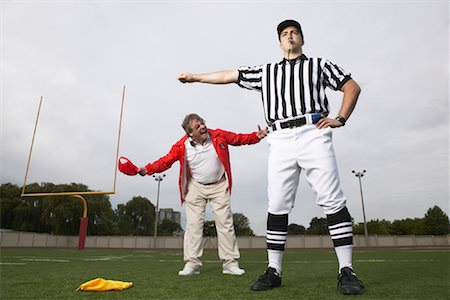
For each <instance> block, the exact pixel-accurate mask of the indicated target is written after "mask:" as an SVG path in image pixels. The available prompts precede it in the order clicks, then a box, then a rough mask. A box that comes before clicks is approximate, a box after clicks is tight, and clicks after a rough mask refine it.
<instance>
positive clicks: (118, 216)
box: [0, 183, 254, 236]
mask: <svg viewBox="0 0 450 300" xmlns="http://www.w3.org/2000/svg"><path fill="white" fill-rule="evenodd" d="M74 191H76V192H88V191H91V190H89V188H88V186H86V185H84V184H79V183H71V184H53V183H41V184H39V183H32V184H29V185H27V194H31V193H61V192H74ZM21 192H22V189H21V188H19V186H17V185H15V184H11V183H5V184H2V185H0V228H2V229H12V230H16V231H29V232H38V233H51V234H55V235H77V234H78V232H79V226H80V217H81V216H82V212H83V204H82V203H81V201H79V200H78V199H77V198H73V197H68V196H42V197H41V196H39V197H28V196H27V197H21V196H20V195H21ZM83 198H84V199H85V200H86V202H87V209H88V211H87V216H88V226H87V234H88V235H126V236H128V235H132V236H150V235H153V234H154V228H155V218H156V213H155V211H156V209H155V205H153V203H152V202H151V201H150V200H149V199H147V198H145V197H141V196H135V197H133V198H132V199H131V200H129V201H128V202H126V203H125V204H119V205H118V206H117V209H113V208H112V206H111V202H110V201H109V196H108V195H83ZM233 219H234V221H235V230H236V234H237V235H254V233H253V231H252V230H251V229H250V225H249V224H250V222H249V220H248V218H247V217H246V216H244V215H243V214H240V213H235V214H233ZM211 222H212V224H213V225H214V221H206V224H205V231H204V233H205V235H210V234H211V233H210V232H211V231H210V230H209V229H210V226H209V225H210V224H211ZM157 230H158V236H172V235H173V233H174V232H180V231H181V230H182V228H181V226H180V224H178V223H176V222H174V221H172V220H168V219H164V220H162V221H161V222H158V228H157ZM214 232H215V228H214Z"/></svg>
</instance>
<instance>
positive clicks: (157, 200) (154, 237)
mask: <svg viewBox="0 0 450 300" xmlns="http://www.w3.org/2000/svg"><path fill="white" fill-rule="evenodd" d="M164 177H166V174H163V175H162V176H161V175H158V176H155V175H153V178H155V180H156V181H157V182H158V193H157V195H156V210H155V228H154V232H153V248H156V237H157V236H158V221H159V188H160V185H161V181H163V178H164Z"/></svg>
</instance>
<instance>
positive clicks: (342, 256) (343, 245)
mask: <svg viewBox="0 0 450 300" xmlns="http://www.w3.org/2000/svg"><path fill="white" fill-rule="evenodd" d="M327 223H328V231H329V232H330V236H331V239H332V241H333V245H334V250H335V252H336V256H337V259H338V262H339V272H340V270H341V269H342V268H344V267H349V268H352V254H353V222H352V217H351V216H350V213H349V212H348V210H347V207H344V208H342V209H341V210H340V211H338V212H337V213H335V214H332V215H327ZM352 269H353V268H352Z"/></svg>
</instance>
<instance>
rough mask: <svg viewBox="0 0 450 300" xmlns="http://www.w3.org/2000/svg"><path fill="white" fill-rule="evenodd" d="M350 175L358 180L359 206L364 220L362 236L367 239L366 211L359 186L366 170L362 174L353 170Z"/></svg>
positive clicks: (360, 186)
mask: <svg viewBox="0 0 450 300" xmlns="http://www.w3.org/2000/svg"><path fill="white" fill-rule="evenodd" d="M352 173H353V174H355V176H356V177H358V180H359V191H360V192H361V204H362V212H363V219H364V236H365V237H366V239H367V238H368V237H369V234H368V232H367V222H366V210H365V209H364V198H363V191H362V184H361V178H362V177H363V176H364V173H366V170H363V171H362V172H356V171H355V170H353V171H352Z"/></svg>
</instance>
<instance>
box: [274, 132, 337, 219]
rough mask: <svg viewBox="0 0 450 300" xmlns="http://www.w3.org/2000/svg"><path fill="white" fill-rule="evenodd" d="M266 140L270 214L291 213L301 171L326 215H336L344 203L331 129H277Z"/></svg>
mask: <svg viewBox="0 0 450 300" xmlns="http://www.w3.org/2000/svg"><path fill="white" fill-rule="evenodd" d="M267 143H268V144H269V158H268V197H269V209H268V210H269V213H271V214H277V215H281V214H289V213H290V212H291V210H292V208H293V207H294V202H295V195H296V192H297V188H298V182H299V177H300V172H301V171H304V173H305V178H306V181H307V182H308V184H309V185H310V186H311V188H312V189H313V191H314V192H315V194H316V203H317V204H318V205H319V206H321V207H322V209H323V211H324V213H325V214H327V215H329V214H334V213H336V212H338V211H340V210H341V209H342V208H343V207H344V206H345V204H346V198H345V196H344V194H343V192H342V189H341V186H340V183H339V173H338V169H337V164H336V156H335V153H334V148H333V141H332V129H331V128H324V129H317V128H316V126H314V125H304V126H301V127H296V128H292V129H283V130H276V131H274V132H272V133H270V134H269V136H268V137H267Z"/></svg>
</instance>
